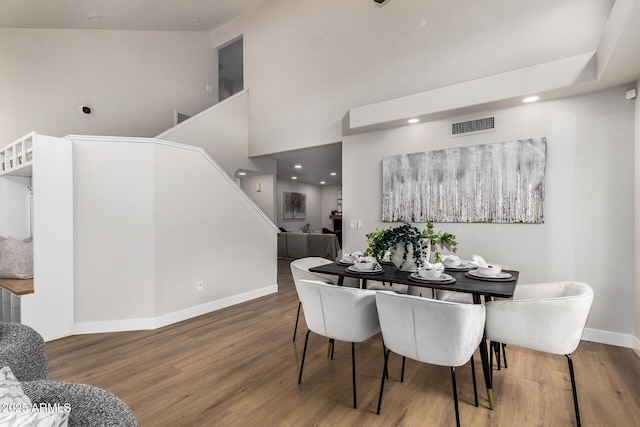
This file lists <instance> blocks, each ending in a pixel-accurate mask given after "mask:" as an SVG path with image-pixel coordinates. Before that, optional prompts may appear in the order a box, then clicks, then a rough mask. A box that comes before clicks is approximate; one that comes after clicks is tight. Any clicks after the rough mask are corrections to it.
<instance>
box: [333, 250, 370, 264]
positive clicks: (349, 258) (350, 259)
mask: <svg viewBox="0 0 640 427" xmlns="http://www.w3.org/2000/svg"><path fill="white" fill-rule="evenodd" d="M363 256H364V254H363V253H362V252H360V251H357V252H352V253H350V254H344V255H343V256H342V258H340V259H339V260H337V261H336V264H339V265H344V266H350V265H353V263H354V262H356V261H358V259H360V258H361V257H363Z"/></svg>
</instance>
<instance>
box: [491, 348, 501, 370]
mask: <svg viewBox="0 0 640 427" xmlns="http://www.w3.org/2000/svg"><path fill="white" fill-rule="evenodd" d="M493 350H494V347H493V341H490V342H489V369H491V372H492V374H491V375H493ZM498 365H500V359H498Z"/></svg>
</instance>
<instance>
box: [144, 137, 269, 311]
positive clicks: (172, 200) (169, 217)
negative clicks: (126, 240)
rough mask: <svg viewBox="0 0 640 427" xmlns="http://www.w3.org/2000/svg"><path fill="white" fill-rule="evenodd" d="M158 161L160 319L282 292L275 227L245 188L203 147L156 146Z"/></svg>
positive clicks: (156, 264)
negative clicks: (199, 287) (245, 297)
mask: <svg viewBox="0 0 640 427" xmlns="http://www.w3.org/2000/svg"><path fill="white" fill-rule="evenodd" d="M155 162H156V169H155V236H154V237H155V254H156V257H155V277H156V298H155V300H156V316H167V315H172V313H175V312H179V311H180V310H188V309H190V308H191V307H198V306H199V305H203V304H207V303H209V304H211V303H213V302H216V301H225V300H232V299H234V298H236V299H237V298H240V297H239V296H242V295H253V296H254V297H255V296H258V294H259V293H271V292H275V291H277V285H276V283H277V277H276V276H277V274H276V270H277V265H276V263H275V262H274V261H275V259H276V258H277V239H276V229H275V226H274V225H273V224H269V223H267V222H266V221H265V220H264V218H263V217H261V216H260V215H259V213H258V210H257V209H255V208H254V207H253V206H251V205H250V204H249V203H248V202H247V199H246V198H245V195H244V194H243V193H242V191H241V190H240V189H238V188H237V187H236V185H235V184H231V183H229V182H227V181H225V180H223V179H221V177H220V175H219V172H218V171H217V170H216V169H214V168H213V167H212V166H211V164H209V163H208V162H207V161H206V159H205V158H204V157H203V156H202V154H201V153H200V152H197V151H189V150H180V149H176V148H174V147H167V146H159V145H156V146H155ZM247 263H249V264H250V265H251V268H247V265H248V264H247ZM200 280H202V281H204V291H202V292H196V283H197V282H198V281H200Z"/></svg>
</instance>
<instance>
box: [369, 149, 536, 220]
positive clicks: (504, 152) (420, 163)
mask: <svg viewBox="0 0 640 427" xmlns="http://www.w3.org/2000/svg"><path fill="white" fill-rule="evenodd" d="M546 144H547V143H546V138H544V137H543V138H532V139H525V140H518V141H509V142H500V143H495V144H485V145H477V146H470V147H460V148H449V149H445V150H435V151H427V152H422V153H412V154H403V155H399V156H389V157H384V158H383V160H382V180H383V183H382V186H383V189H382V191H383V193H382V220H383V221H390V222H398V221H409V222H427V221H432V222H494V223H527V224H541V223H544V214H543V207H544V172H545V157H546V154H545V153H546Z"/></svg>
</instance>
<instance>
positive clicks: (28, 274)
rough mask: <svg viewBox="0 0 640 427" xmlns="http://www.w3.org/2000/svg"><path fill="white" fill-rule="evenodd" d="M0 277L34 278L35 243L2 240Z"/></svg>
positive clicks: (8, 238)
mask: <svg viewBox="0 0 640 427" xmlns="http://www.w3.org/2000/svg"><path fill="white" fill-rule="evenodd" d="M0 277H1V278H4V279H30V278H32V277H33V242H30V243H25V242H23V241H20V240H18V239H14V238H13V237H7V238H6V239H4V240H0Z"/></svg>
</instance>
